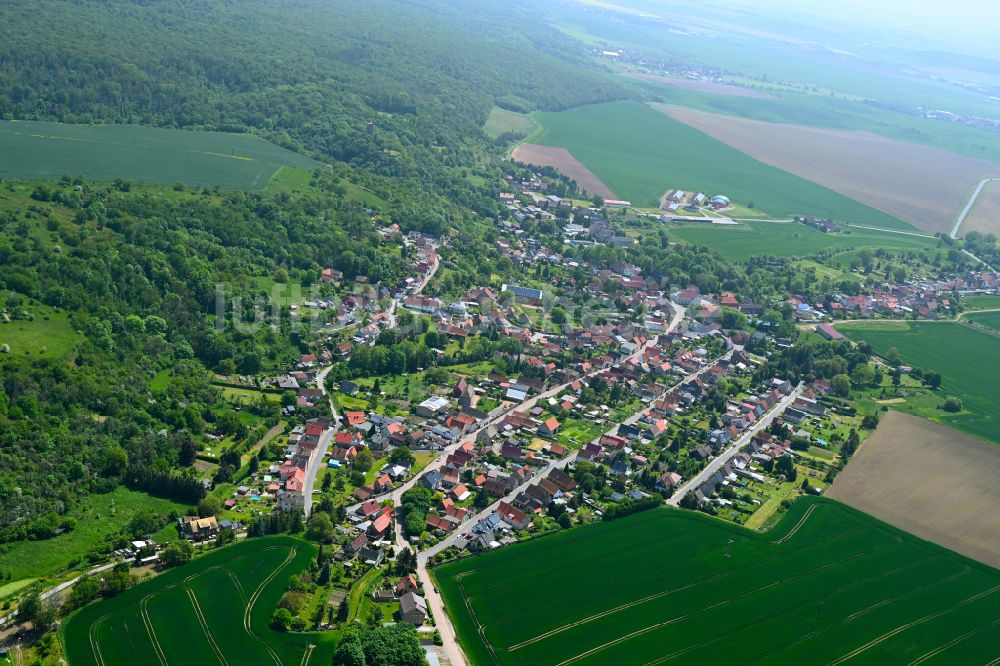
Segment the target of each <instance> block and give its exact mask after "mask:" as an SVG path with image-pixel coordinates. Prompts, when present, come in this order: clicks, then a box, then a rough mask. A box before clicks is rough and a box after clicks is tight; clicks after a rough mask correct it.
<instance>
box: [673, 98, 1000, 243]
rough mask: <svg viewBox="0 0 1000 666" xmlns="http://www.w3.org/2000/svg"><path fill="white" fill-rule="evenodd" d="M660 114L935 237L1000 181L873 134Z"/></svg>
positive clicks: (956, 159) (996, 171) (994, 171)
mask: <svg viewBox="0 0 1000 666" xmlns="http://www.w3.org/2000/svg"><path fill="white" fill-rule="evenodd" d="M658 108H659V109H660V110H661V111H663V112H664V113H666V114H667V115H669V116H671V117H672V118H674V119H676V120H679V121H681V122H683V123H686V124H688V125H690V126H692V127H694V128H695V129H698V130H700V131H702V132H705V133H706V134H708V135H709V136H712V137H713V138H715V139H718V140H719V141H722V142H723V143H726V144H728V145H730V146H732V147H733V148H736V149H737V150H740V151H742V152H744V153H746V154H748V155H750V156H751V157H754V158H755V159H758V160H760V161H761V162H764V163H765V164H770V165H771V166H775V167H777V168H779V169H783V170H785V171H788V172H790V173H793V174H795V175H796V176H799V177H801V178H805V179H806V180H811V181H812V182H814V183H818V184H820V185H823V186H825V187H828V188H830V189H831V190H834V191H835V192H839V193H840V194H843V195H844V196H847V197H850V198H851V199H855V200H857V201H860V202H862V203H865V204H868V205H869V206H871V207H873V208H877V209H879V210H881V211H884V212H886V213H889V214H890V215H893V216H895V217H898V218H900V219H902V220H906V221H907V222H909V223H910V224H913V225H914V226H917V227H919V228H920V229H923V230H924V231H928V232H930V233H937V232H944V233H948V232H950V231H951V228H952V226H953V225H954V223H955V218H956V217H957V216H958V214H959V212H960V211H961V210H962V208H963V207H964V206H965V205H966V203H967V202H968V200H969V196H970V195H971V194H972V192H973V191H974V190H975V188H976V186H977V185H978V184H979V181H981V180H982V179H983V178H988V177H996V176H1000V164H995V163H993V162H989V161H987V160H980V159H976V158H974V157H967V156H965V155H959V154H958V153H951V152H948V151H946V150H940V149H938V148H931V147H929V146H923V145H920V144H916V143H909V142H906V141H894V140H892V139H887V138H885V137H882V136H878V135H876V134H873V133H871V132H858V131H845V130H830V129H821V128H816V127H805V126H801V125H785V124H778V123H768V122H762V121H759V120H748V119H746V118H737V117H734V116H723V115H718V114H714V113H707V112H704V111H695V110H692V109H684V108H680V107H675V106H665V105H660V106H659V107H658ZM967 224H968V223H967ZM965 228H969V227H965Z"/></svg>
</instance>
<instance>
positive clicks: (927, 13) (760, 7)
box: [664, 0, 1000, 57]
mask: <svg viewBox="0 0 1000 666" xmlns="http://www.w3.org/2000/svg"><path fill="white" fill-rule="evenodd" d="M664 4H665V6H668V3H664ZM712 4H714V5H716V6H729V7H739V8H746V9H750V10H756V12H758V13H762V14H763V13H770V12H771V11H780V12H783V13H786V15H787V16H789V17H790V18H793V17H797V16H803V15H812V16H815V17H821V18H826V19H830V20H833V21H835V22H836V23H838V24H841V25H865V26H867V27H869V28H876V29H880V30H884V31H885V32H886V33H899V32H902V33H910V34H912V35H917V36H920V37H922V38H924V39H926V40H928V42H932V43H929V44H927V46H928V48H935V47H936V46H938V45H941V44H946V45H949V46H951V47H952V48H956V49H957V48H961V50H963V51H964V52H966V53H970V54H978V55H982V56H991V57H996V56H1000V44H998V40H997V38H996V35H997V30H998V27H1000V2H997V0H712ZM911 46H913V47H915V48H919V47H920V44H911Z"/></svg>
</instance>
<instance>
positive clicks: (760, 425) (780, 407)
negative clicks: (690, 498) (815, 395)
mask: <svg viewBox="0 0 1000 666" xmlns="http://www.w3.org/2000/svg"><path fill="white" fill-rule="evenodd" d="M802 389H803V386H802V384H799V385H798V386H796V387H795V389H794V390H793V391H792V392H791V393H790V394H788V395H787V396H785V397H784V398H782V400H781V401H780V402H779V403H778V404H777V405H775V406H774V407H773V408H772V409H771V411H770V412H769V413H768V414H767V415H766V416H764V418H762V419H761V420H759V421H757V423H755V424H754V425H753V426H752V427H751V428H750V429H749V430H747V431H746V432H745V433H743V435H742V436H741V437H740V438H739V439H737V440H736V441H735V442H734V443H733V444H732V445H731V446H730V447H729V448H728V449H726V450H725V451H723V452H722V453H720V454H719V455H718V456H716V457H715V459H713V460H712V461H711V462H710V463H708V465H706V466H705V469H703V470H701V472H699V473H698V475H697V476H695V477H694V478H692V479H691V480H690V481H688V482H687V483H685V484H684V485H682V486H681V487H680V488H678V489H677V492H675V493H674V494H673V495H672V496H671V497H670V499H668V500H667V504H669V505H671V506H678V505H680V503H681V499H683V498H684V496H685V495H686V494H687V493H688V492H690V491H694V490H696V489H697V488H698V486H700V485H701V484H703V483H704V482H705V481H706V479H708V478H709V477H710V476H712V475H713V474H715V472H716V471H718V470H719V469H720V468H721V467H722V466H723V465H725V464H726V463H727V462H729V461H730V460H732V459H733V456H735V455H736V454H737V453H739V452H740V451H741V450H742V449H743V448H744V447H745V446H746V445H747V444H749V443H750V440H751V439H753V436H754V435H756V434H757V433H758V432H760V431H761V430H763V429H764V428H766V427H768V426H769V425H771V422H772V421H774V419H775V417H777V416H778V415H780V414H782V413H783V412H784V411H785V409H787V408H788V406H789V405H791V404H792V403H793V402H795V399H796V398H798V397H799V396H800V395H802Z"/></svg>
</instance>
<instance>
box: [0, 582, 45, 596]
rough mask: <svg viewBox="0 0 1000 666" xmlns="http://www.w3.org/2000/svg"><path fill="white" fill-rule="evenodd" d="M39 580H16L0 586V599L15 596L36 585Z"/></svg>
mask: <svg viewBox="0 0 1000 666" xmlns="http://www.w3.org/2000/svg"><path fill="white" fill-rule="evenodd" d="M36 580H38V579H37V578H22V579H21V580H14V581H11V582H9V583H4V584H3V585H0V599H7V598H9V597H12V596H14V595H15V594H17V593H18V592H20V591H21V590H23V589H24V588H26V587H28V586H29V585H31V584H32V583H34V582H35V581H36Z"/></svg>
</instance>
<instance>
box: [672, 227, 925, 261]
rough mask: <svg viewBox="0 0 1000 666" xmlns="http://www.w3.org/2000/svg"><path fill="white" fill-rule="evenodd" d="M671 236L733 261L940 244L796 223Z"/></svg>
mask: <svg viewBox="0 0 1000 666" xmlns="http://www.w3.org/2000/svg"><path fill="white" fill-rule="evenodd" d="M669 233H670V236H671V238H673V239H675V240H678V241H682V242H685V243H692V244H696V245H706V246H708V247H710V248H712V249H713V250H715V251H716V252H718V253H719V254H721V255H722V256H723V257H725V258H726V259H730V260H733V261H746V260H747V259H749V258H750V257H754V256H758V257H759V256H765V255H770V256H775V257H803V256H806V255H809V254H812V253H814V252H819V251H820V250H825V249H828V248H834V249H848V248H863V247H869V248H882V249H886V250H923V249H931V248H934V247H935V244H936V243H937V240H936V239H934V238H924V237H922V236H907V235H905V234H894V233H885V232H880V231H872V230H870V229H858V228H850V229H848V230H846V231H843V232H840V233H833V234H825V233H823V232H821V231H817V230H815V229H812V228H810V227H807V226H805V225H804V224H798V223H794V222H760V221H752V222H745V223H743V224H741V225H739V226H732V225H709V224H688V225H683V226H680V227H677V228H673V229H671V230H670V232H669Z"/></svg>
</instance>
